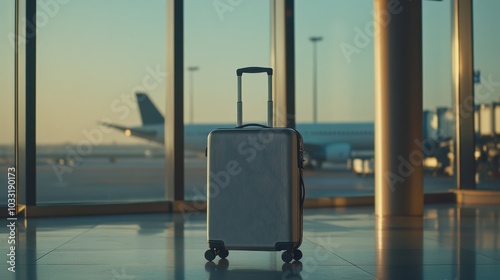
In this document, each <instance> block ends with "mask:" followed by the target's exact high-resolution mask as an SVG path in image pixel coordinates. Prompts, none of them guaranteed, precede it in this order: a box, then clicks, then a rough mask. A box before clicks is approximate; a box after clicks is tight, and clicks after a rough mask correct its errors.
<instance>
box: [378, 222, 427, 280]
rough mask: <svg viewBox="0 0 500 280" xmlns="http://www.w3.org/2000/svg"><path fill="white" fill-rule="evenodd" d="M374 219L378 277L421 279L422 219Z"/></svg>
mask: <svg viewBox="0 0 500 280" xmlns="http://www.w3.org/2000/svg"><path fill="white" fill-rule="evenodd" d="M376 219H377V220H376V226H375V233H376V234H375V249H376V252H377V277H379V278H380V279H424V277H423V259H424V252H423V236H424V233H423V218H421V217H415V218H414V217H404V218H392V217H381V218H376Z"/></svg>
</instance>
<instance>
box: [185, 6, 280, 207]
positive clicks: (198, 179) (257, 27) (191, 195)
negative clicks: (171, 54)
mask: <svg viewBox="0 0 500 280" xmlns="http://www.w3.org/2000/svg"><path fill="white" fill-rule="evenodd" d="M184 5H185V6H184V9H185V18H184V24H185V29H184V34H185V43H184V51H185V60H184V61H185V73H184V74H185V76H184V77H185V84H184V89H185V91H184V120H185V126H184V129H185V139H184V141H185V150H186V152H185V154H186V157H185V198H186V200H191V199H195V200H204V199H206V177H207V176H206V158H205V148H206V145H207V144H206V143H207V142H206V140H207V136H208V133H209V132H210V131H211V130H213V129H215V128H220V127H234V126H235V125H236V99H237V95H236V93H237V84H236V82H237V79H236V69H238V68H241V67H247V66H263V67H269V65H270V48H271V38H270V36H271V34H270V30H271V23H270V5H271V4H270V2H269V0H259V1H205V0H189V1H185V4H184ZM242 84H243V92H242V96H243V123H250V122H257V123H262V124H267V121H266V117H267V113H266V110H267V106H266V104H267V77H266V76H265V74H259V75H244V76H243V82H242Z"/></svg>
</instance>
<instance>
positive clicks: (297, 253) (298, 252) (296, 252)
mask: <svg viewBox="0 0 500 280" xmlns="http://www.w3.org/2000/svg"><path fill="white" fill-rule="evenodd" d="M293 259H294V260H296V261H298V260H300V259H302V251H301V250H299V249H295V250H293Z"/></svg>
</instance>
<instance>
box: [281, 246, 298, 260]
mask: <svg viewBox="0 0 500 280" xmlns="http://www.w3.org/2000/svg"><path fill="white" fill-rule="evenodd" d="M301 258H302V251H300V250H299V249H294V250H293V253H292V252H291V251H284V252H283V253H282V254H281V259H282V260H283V261H284V262H286V263H289V262H291V261H292V259H293V260H296V261H298V260H300V259H301Z"/></svg>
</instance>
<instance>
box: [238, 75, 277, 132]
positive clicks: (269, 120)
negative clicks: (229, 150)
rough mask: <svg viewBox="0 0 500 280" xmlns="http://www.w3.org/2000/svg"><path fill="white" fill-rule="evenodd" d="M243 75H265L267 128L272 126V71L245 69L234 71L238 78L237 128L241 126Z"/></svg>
mask: <svg viewBox="0 0 500 280" xmlns="http://www.w3.org/2000/svg"><path fill="white" fill-rule="evenodd" d="M243 73H252V74H253V73H267V80H268V86H267V88H268V93H267V126H269V127H272V126H273V69H272V68H267V67H245V68H239V69H237V70H236V75H237V76H238V101H237V103H236V106H237V107H236V114H237V126H241V125H242V124H243V102H242V101H241V100H242V99H241V76H243Z"/></svg>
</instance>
